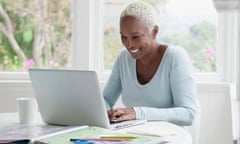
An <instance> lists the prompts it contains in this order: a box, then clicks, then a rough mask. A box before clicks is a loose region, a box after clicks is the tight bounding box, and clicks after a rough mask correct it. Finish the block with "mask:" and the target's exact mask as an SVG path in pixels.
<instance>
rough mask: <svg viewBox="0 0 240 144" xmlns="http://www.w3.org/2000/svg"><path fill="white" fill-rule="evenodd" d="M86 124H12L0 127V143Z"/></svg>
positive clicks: (68, 129) (62, 131) (69, 129)
mask: <svg viewBox="0 0 240 144" xmlns="http://www.w3.org/2000/svg"><path fill="white" fill-rule="evenodd" d="M87 127H88V126H57V125H45V124H44V125H42V124H41V125H14V126H8V127H4V128H1V129H0V143H9V142H15V141H27V140H29V141H35V140H39V139H43V138H47V137H51V136H54V135H59V134H62V133H67V132H71V131H74V130H79V129H84V128H87Z"/></svg>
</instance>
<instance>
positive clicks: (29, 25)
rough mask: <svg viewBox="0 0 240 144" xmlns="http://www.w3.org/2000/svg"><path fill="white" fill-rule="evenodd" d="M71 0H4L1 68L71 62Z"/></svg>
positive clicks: (0, 13)
mask: <svg viewBox="0 0 240 144" xmlns="http://www.w3.org/2000/svg"><path fill="white" fill-rule="evenodd" d="M70 6H71V0H60V1H59V0H1V1H0V71H24V70H27V69H28V68H31V67H48V68H61V67H65V66H66V65H67V64H68V63H69V53H70V41H71V9H70Z"/></svg>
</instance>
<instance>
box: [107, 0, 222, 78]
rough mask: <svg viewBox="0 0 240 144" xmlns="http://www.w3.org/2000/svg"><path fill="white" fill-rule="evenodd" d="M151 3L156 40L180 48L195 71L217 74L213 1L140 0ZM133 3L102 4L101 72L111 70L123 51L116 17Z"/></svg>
mask: <svg viewBox="0 0 240 144" xmlns="http://www.w3.org/2000/svg"><path fill="white" fill-rule="evenodd" d="M142 1H145V2H148V3H150V4H152V5H153V6H154V7H155V8H156V10H157V12H158V16H159V17H158V18H159V26H160V31H159V37H158V39H159V41H161V42H163V43H168V44H176V45H179V46H182V47H183V48H185V49H186V51H187V52H188V54H189V56H190V58H191V60H192V64H193V66H194V71H195V72H196V73H198V72H201V73H202V72H216V59H217V50H218V49H217V12H216V10H215V8H214V6H213V4H212V0H194V1H193V0H182V1H179V0H162V1H157V0H142ZM130 2H132V0H123V1H122V0H105V1H104V22H103V23H104V24H103V25H104V52H103V55H104V57H103V59H104V60H103V63H104V65H103V69H104V70H111V68H112V65H113V63H114V61H115V59H116V57H117V55H118V53H119V51H120V50H121V49H122V48H123V46H122V44H121V41H120V35H119V28H118V27H119V15H120V12H121V11H122V9H123V8H125V7H126V5H127V4H129V3H130Z"/></svg>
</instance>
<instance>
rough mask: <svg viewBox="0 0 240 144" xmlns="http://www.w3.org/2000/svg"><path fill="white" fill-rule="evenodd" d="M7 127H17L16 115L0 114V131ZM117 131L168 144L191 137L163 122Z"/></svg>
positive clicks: (185, 143) (188, 142)
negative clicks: (154, 137)
mask: <svg viewBox="0 0 240 144" xmlns="http://www.w3.org/2000/svg"><path fill="white" fill-rule="evenodd" d="M36 123H37V124H44V122H43V121H42V118H41V116H40V114H38V116H37V121H36ZM8 125H19V119H18V114H17V113H0V129H1V127H4V126H8ZM117 131H118V132H124V133H126V132H127V133H134V132H143V131H146V132H148V134H160V135H161V138H162V139H164V140H166V141H169V142H170V143H169V144H192V137H191V135H190V133H189V132H188V131H187V130H186V129H184V128H182V127H179V126H177V125H174V124H171V123H168V122H163V121H154V122H147V123H146V124H143V125H138V126H134V127H129V128H124V129H120V130H117Z"/></svg>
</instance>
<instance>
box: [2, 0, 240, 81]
mask: <svg viewBox="0 0 240 144" xmlns="http://www.w3.org/2000/svg"><path fill="white" fill-rule="evenodd" d="M103 6H104V0H98V1H95V0H88V1H79V0H73V3H72V9H73V16H74V19H73V33H72V34H73V35H72V51H71V60H72V67H71V68H74V69H84V70H95V71H97V73H98V76H99V79H100V80H101V81H106V80H107V78H108V76H109V74H110V71H104V70H103V69H102V67H101V65H103V59H102V57H103V51H102V50H103V42H102V38H103V23H102V19H101V17H102V16H103ZM218 19H219V21H218V25H219V26H218V51H217V52H218V55H217V56H218V58H217V72H216V73H195V74H194V76H195V78H196V81H197V82H201V81H204V82H235V81H236V77H237V76H236V70H237V68H236V65H237V62H236V58H237V57H236V53H237V49H238V47H239V45H237V44H235V43H239V40H238V38H239V30H238V29H239V26H238V24H239V14H238V13H234V14H233V13H225V12H224V13H219V18H218ZM232 40H234V42H232ZM224 47H232V50H229V49H225V48H224ZM232 58H234V61H232ZM7 80H11V81H18V80H29V76H28V73H27V72H0V81H7Z"/></svg>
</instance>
